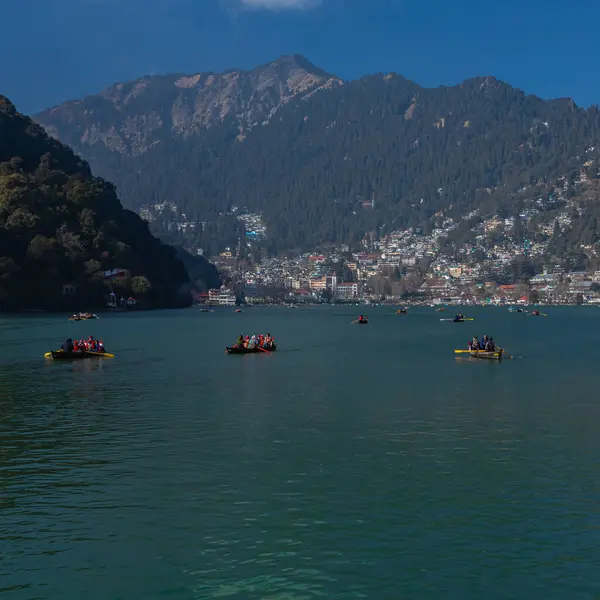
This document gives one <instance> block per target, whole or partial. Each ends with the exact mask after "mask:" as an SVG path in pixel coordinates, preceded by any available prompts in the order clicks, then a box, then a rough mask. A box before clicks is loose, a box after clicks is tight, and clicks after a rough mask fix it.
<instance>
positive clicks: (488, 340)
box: [468, 335, 499, 352]
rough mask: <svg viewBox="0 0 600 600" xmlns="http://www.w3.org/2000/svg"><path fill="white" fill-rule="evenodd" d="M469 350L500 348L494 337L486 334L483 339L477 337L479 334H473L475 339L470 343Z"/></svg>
mask: <svg viewBox="0 0 600 600" xmlns="http://www.w3.org/2000/svg"><path fill="white" fill-rule="evenodd" d="M468 346H469V350H484V351H485V352H497V351H498V350H499V348H498V347H497V346H496V344H495V343H494V338H493V337H491V336H490V337H488V336H487V335H484V336H483V337H482V338H481V341H479V340H478V339H477V336H473V339H472V340H471V341H470V342H469V344H468Z"/></svg>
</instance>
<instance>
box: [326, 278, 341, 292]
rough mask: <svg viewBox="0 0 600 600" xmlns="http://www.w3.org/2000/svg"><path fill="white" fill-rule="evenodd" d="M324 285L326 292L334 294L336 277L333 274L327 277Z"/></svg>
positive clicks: (336, 282) (336, 284)
mask: <svg viewBox="0 0 600 600" xmlns="http://www.w3.org/2000/svg"><path fill="white" fill-rule="evenodd" d="M325 285H326V287H327V289H328V290H331V291H332V292H333V293H334V294H335V292H336V290H337V286H338V281H337V275H336V274H335V273H331V274H330V275H327V277H326V280H325Z"/></svg>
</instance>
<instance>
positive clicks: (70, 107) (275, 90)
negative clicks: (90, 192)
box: [35, 55, 342, 155]
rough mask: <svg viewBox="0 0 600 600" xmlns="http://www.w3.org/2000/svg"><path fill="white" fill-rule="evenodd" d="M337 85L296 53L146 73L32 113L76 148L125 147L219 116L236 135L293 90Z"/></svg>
mask: <svg viewBox="0 0 600 600" xmlns="http://www.w3.org/2000/svg"><path fill="white" fill-rule="evenodd" d="M339 85H342V81H341V80H340V79H338V78H336V77H334V76H332V75H330V74H328V73H326V72H325V71H323V70H322V69H320V68H318V67H316V66H315V65H313V64H312V63H311V62H310V61H309V60H307V59H306V58H304V57H303V56H300V55H290V56H283V57H281V58H279V59H277V60H275V61H272V62H270V63H267V64H265V65H262V66H260V67H257V68H255V69H252V70H248V71H246V70H238V69H229V70H227V71H225V72H223V73H212V72H201V73H195V74H187V75H186V74H172V75H158V76H156V75H152V76H145V77H142V78H140V79H137V80H135V81H131V82H127V83H118V84H115V85H113V86H111V87H109V88H106V89H105V90H103V91H102V92H100V93H99V94H96V95H92V96H87V97H86V98H83V99H82V100H77V101H73V102H66V103H64V104H62V105H60V106H57V107H54V108H52V109H49V110H47V111H44V112H42V113H40V114H38V115H36V117H35V118H36V120H37V121H38V122H39V123H40V124H41V125H43V126H44V127H45V128H46V130H47V131H48V133H50V135H53V136H54V137H57V138H60V139H61V140H62V141H65V142H66V143H69V144H71V145H73V146H75V147H78V148H80V149H81V146H88V145H95V144H100V145H102V146H105V147H107V148H108V149H110V150H112V151H116V152H119V153H121V154H126V155H139V154H143V153H144V152H146V151H147V150H148V149H149V148H150V147H152V146H153V145H154V144H156V143H160V140H161V139H164V136H165V135H175V136H177V137H184V138H186V137H190V136H193V135H196V134H198V133H200V132H201V131H202V130H204V129H208V128H211V127H213V126H214V125H221V124H223V123H224V122H225V121H228V122H230V123H231V124H232V126H233V127H237V129H238V134H239V136H240V138H239V139H243V136H244V135H245V133H247V131H248V130H250V129H252V128H253V127H255V126H256V125H259V124H261V123H265V122H268V121H269V119H270V118H271V117H272V116H273V115H274V114H275V113H276V112H277V110H278V109H279V108H280V107H281V106H283V105H284V104H286V103H288V102H289V101H291V100H293V99H296V98H298V97H299V98H303V97H306V96H309V95H311V94H314V93H315V92H316V91H318V90H320V89H325V88H331V87H333V86H339Z"/></svg>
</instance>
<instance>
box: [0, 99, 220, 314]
mask: <svg viewBox="0 0 600 600" xmlns="http://www.w3.org/2000/svg"><path fill="white" fill-rule="evenodd" d="M113 269H120V270H123V272H124V274H125V277H123V278H121V279H119V280H117V281H110V282H109V281H108V280H107V279H106V278H105V272H106V271H110V270H113ZM211 273H212V272H211V271H210V270H209V274H211ZM211 283H212V282H211ZM111 290H114V292H115V293H117V294H118V295H129V294H133V295H134V296H136V297H137V298H138V301H139V302H140V304H141V306H144V307H169V306H180V305H185V304H187V303H189V301H190V294H189V291H190V281H189V277H188V275H187V273H186V270H185V268H184V266H183V264H182V263H181V262H180V260H179V259H177V258H176V252H175V250H174V249H172V248H170V247H168V246H165V245H164V244H162V243H161V242H160V241H159V240H158V239H156V238H155V237H154V236H153V235H152V234H151V233H150V231H149V229H148V226H147V224H146V223H145V222H144V221H143V220H142V219H141V218H140V217H139V216H138V215H137V214H135V213H134V212H131V211H129V210H124V209H123V207H122V206H121V203H120V202H119V199H118V198H117V195H116V193H115V189H114V187H113V185H112V184H111V183H109V182H107V181H105V180H103V179H101V178H98V177H94V176H93V175H92V173H91V171H90V168H89V166H88V165H87V163H86V162H84V161H83V160H82V159H80V158H79V157H78V156H76V155H75V154H74V153H73V152H72V151H71V150H70V149H69V148H68V147H66V146H64V145H63V144H61V143H60V142H58V141H56V140H54V139H52V138H49V137H48V136H47V134H46V133H45V132H44V130H43V129H42V128H41V127H40V126H39V125H36V124H35V123H34V122H33V121H31V120H30V119H29V118H27V117H25V116H24V115H22V114H20V113H19V112H17V110H16V108H15V107H14V106H13V104H11V103H10V101H9V100H8V99H7V98H6V97H4V96H0V308H1V309H4V310H25V309H34V308H35V309H63V308H68V309H73V310H90V309H93V308H98V307H102V306H103V305H104V302H105V298H106V296H107V295H108V294H109V293H110V292H111Z"/></svg>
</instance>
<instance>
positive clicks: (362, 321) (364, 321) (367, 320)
mask: <svg viewBox="0 0 600 600" xmlns="http://www.w3.org/2000/svg"><path fill="white" fill-rule="evenodd" d="M356 322H357V323H358V324H359V325H368V324H369V319H359V320H358V321H356Z"/></svg>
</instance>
